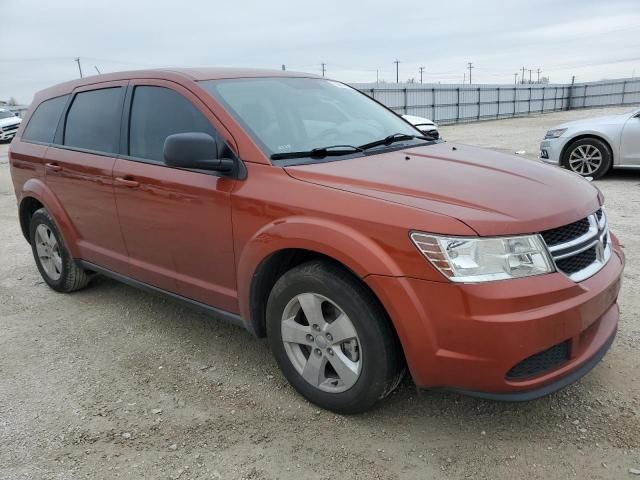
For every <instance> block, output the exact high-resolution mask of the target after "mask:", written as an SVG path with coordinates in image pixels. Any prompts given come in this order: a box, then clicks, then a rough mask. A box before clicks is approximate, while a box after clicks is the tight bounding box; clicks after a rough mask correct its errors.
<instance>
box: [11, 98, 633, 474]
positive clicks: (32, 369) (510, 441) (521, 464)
mask: <svg viewBox="0 0 640 480" xmlns="http://www.w3.org/2000/svg"><path fill="white" fill-rule="evenodd" d="M614 110H615V109H607V113H608V112H611V111H614ZM618 111H620V109H618ZM598 113H600V112H598V111H594V110H589V111H580V112H563V113H558V114H548V115H545V116H539V117H531V118H521V119H515V120H502V121H499V122H484V123H478V124H470V125H462V126H452V127H446V128H443V132H444V136H445V137H446V138H447V139H449V140H456V141H461V142H465V143H470V144H477V145H483V146H488V147H494V148H498V149H502V150H508V151H515V150H526V151H527V154H528V155H531V156H535V155H536V148H537V143H538V141H539V139H540V138H541V137H542V135H543V134H544V131H545V130H546V129H547V128H548V127H550V126H552V125H554V124H557V123H559V122H560V121H563V120H565V119H570V118H579V117H585V116H590V115H596V114H598ZM6 152H7V146H6V145H2V146H0V245H2V248H0V478H2V479H25V478H33V479H70V478H92V479H99V478H105V479H112V478H115V477H120V478H154V479H155V478H159V479H163V478H172V479H175V478H180V479H192V478H202V479H240V478H247V479H299V478H310V479H333V478H342V479H350V478H361V479H372V478H384V479H386V478H391V479H400V478H403V479H404V478H410V479H412V478H416V479H417V478H420V479H425V478H473V479H478V478H487V479H498V478H505V479H506V478H509V479H511V478H529V479H548V478H554V479H555V478H581V479H582V478H589V479H591V478H613V479H624V478H640V477H635V476H634V475H633V474H632V473H630V472H629V470H630V469H632V468H635V469H640V381H639V377H640V373H639V372H640V344H639V341H640V315H639V313H638V310H639V308H640V253H639V252H640V222H639V221H638V219H639V215H640V172H635V173H630V172H623V173H615V174H613V175H610V176H609V177H607V178H606V179H604V180H602V181H599V182H598V186H599V187H600V188H601V189H602V190H603V191H604V193H605V195H606V197H607V206H608V211H609V215H610V223H611V225H612V228H613V229H614V230H615V231H616V232H617V233H618V234H619V236H620V238H621V239H622V241H623V243H624V244H625V245H626V252H627V258H628V263H627V269H626V273H625V281H624V286H623V291H622V296H621V299H620V304H621V308H622V318H621V324H620V333H619V336H618V338H617V340H616V342H615V344H614V346H613V348H612V350H611V351H610V353H609V354H608V355H607V356H606V357H605V359H604V361H603V362H602V363H601V364H600V365H599V366H598V367H596V369H595V370H594V371H593V372H592V373H591V374H589V375H588V376H587V377H586V378H584V379H583V380H582V381H581V382H579V383H578V384H577V385H573V386H571V387H569V388H567V389H566V390H564V391H562V392H560V393H558V394H555V395H553V396H551V397H548V398H545V399H542V400H539V401H536V402H532V403H526V404H505V403H494V402H488V401H482V400H476V399H471V398H466V397H462V396H459V395H456V394H449V393H438V392H417V391H416V389H415V387H414V386H413V384H412V383H411V382H410V381H409V380H406V381H405V382H404V383H403V384H402V386H401V388H400V389H399V390H398V391H397V392H396V393H395V394H394V395H393V396H392V397H391V398H390V399H389V400H388V401H386V402H384V403H383V404H382V405H381V406H380V408H378V409H376V410H374V411H372V412H370V413H367V414H365V415H361V416H355V417H343V416H337V415H334V414H331V413H328V412H325V411H319V410H318V409H316V408H314V407H313V406H312V405H310V404H308V403H307V402H306V401H304V400H303V399H302V398H301V397H299V396H298V395H297V394H296V393H295V392H294V391H293V390H292V389H291V388H290V387H289V386H288V385H287V383H286V381H285V380H284V378H283V377H282V376H281V375H280V373H279V371H278V369H277V367H276V365H275V363H274V361H273V360H272V358H271V356H270V354H269V351H268V348H267V343H266V342H265V341H264V340H258V339H255V338H252V337H251V336H250V335H249V334H247V333H245V332H244V331H242V330H240V329H238V328H235V327H231V326H228V325H226V324H222V323H219V322H216V321H212V320H211V319H209V318H207V317H205V316H203V315H201V314H199V313H194V312H193V311H191V310H189V309H186V308H184V307H182V306H181V305H178V304H176V303H174V302H173V301H171V300H167V299H164V298H161V297H159V296H156V295H152V294H148V293H143V292H140V291H138V290H135V289H133V288H130V287H127V286H125V285H122V284H118V283H116V282H113V281H111V280H106V279H99V280H98V281H95V282H94V283H93V284H92V285H91V286H90V287H89V288H87V289H86V290H83V291H81V292H77V293H75V294H72V295H59V294H56V293H54V292H53V291H51V290H50V289H48V288H47V287H46V285H44V284H43V282H42V281H41V279H40V276H39V275H38V272H37V270H36V268H35V265H34V263H33V260H32V257H31V251H30V249H29V246H28V245H27V243H26V242H25V241H24V240H23V238H22V236H21V234H20V231H19V227H18V222H17V219H16V204H15V198H14V196H13V191H12V187H11V184H10V181H9V171H8V165H7V158H6ZM516 161H517V160H516ZM531 201H534V199H531Z"/></svg>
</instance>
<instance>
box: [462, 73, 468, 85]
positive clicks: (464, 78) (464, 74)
mask: <svg viewBox="0 0 640 480" xmlns="http://www.w3.org/2000/svg"><path fill="white" fill-rule="evenodd" d="M465 83H467V72H464V73H463V74H462V84H463V85H464V84H465Z"/></svg>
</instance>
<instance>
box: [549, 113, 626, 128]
mask: <svg viewBox="0 0 640 480" xmlns="http://www.w3.org/2000/svg"><path fill="white" fill-rule="evenodd" d="M634 113H635V112H630V113H623V114H620V115H606V116H602V117H591V118H583V119H580V120H572V121H571V122H565V123H562V124H560V125H557V126H555V127H553V129H556V128H569V127H578V126H580V127H581V126H587V125H590V126H595V125H621V124H623V123H625V122H626V121H627V120H628V119H629V118H630V117H631V116H632V115H633V114H634Z"/></svg>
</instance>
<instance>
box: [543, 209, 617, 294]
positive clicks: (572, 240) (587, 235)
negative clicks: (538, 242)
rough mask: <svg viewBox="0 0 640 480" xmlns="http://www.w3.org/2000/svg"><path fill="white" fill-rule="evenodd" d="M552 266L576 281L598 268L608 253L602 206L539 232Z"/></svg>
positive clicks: (607, 228) (607, 239)
mask: <svg viewBox="0 0 640 480" xmlns="http://www.w3.org/2000/svg"><path fill="white" fill-rule="evenodd" d="M540 236H542V238H543V239H544V241H545V243H546V245H547V248H548V249H549V253H550V254H551V257H552V258H553V260H554V262H555V265H556V269H557V270H558V271H560V272H563V273H564V274H566V275H568V276H569V278H571V279H572V280H574V281H576V282H580V281H582V280H584V279H586V278H588V277H590V276H591V275H593V274H595V273H596V272H598V271H599V270H600V269H601V268H602V267H603V266H604V264H605V263H607V261H608V260H609V258H610V257H611V246H610V241H609V227H608V225H607V216H606V214H605V212H604V210H603V209H602V208H600V209H598V210H597V211H596V212H595V213H593V214H592V215H589V216H588V217H586V218H583V219H581V220H578V221H577V222H573V223H570V224H569V225H565V226H564V227H558V228H552V229H550V230H545V231H544V232H541V233H540Z"/></svg>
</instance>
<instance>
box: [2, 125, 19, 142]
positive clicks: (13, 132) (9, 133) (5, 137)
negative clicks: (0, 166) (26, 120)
mask: <svg viewBox="0 0 640 480" xmlns="http://www.w3.org/2000/svg"><path fill="white" fill-rule="evenodd" d="M17 132H18V130H17V129H15V130H8V131H3V130H2V129H1V128H0V141H3V140H11V139H12V138H13V137H15V136H16V133H17Z"/></svg>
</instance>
